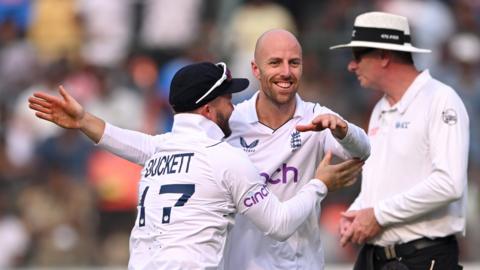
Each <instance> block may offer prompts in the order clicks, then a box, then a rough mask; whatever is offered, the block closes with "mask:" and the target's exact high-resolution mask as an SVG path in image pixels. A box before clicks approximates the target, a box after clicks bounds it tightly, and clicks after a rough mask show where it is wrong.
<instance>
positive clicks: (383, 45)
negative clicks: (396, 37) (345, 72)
mask: <svg viewBox="0 0 480 270" xmlns="http://www.w3.org/2000/svg"><path fill="white" fill-rule="evenodd" d="M354 47H364V48H375V49H384V50H391V51H401V52H414V53H430V52H432V51H431V50H428V49H421V48H416V47H413V46H412V45H410V44H408V43H406V44H403V45H398V44H386V43H379V42H370V41H352V42H350V43H348V44H340V45H336V46H332V47H330V50H335V49H340V48H354Z"/></svg>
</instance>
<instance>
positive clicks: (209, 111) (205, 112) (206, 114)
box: [198, 103, 214, 120]
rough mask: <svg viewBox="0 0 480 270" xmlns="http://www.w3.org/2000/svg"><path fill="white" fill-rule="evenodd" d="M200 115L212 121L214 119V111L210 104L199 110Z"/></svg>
mask: <svg viewBox="0 0 480 270" xmlns="http://www.w3.org/2000/svg"><path fill="white" fill-rule="evenodd" d="M198 113H199V114H201V115H203V116H204V117H205V118H207V119H210V120H212V119H213V115H214V113H213V110H212V106H210V103H207V104H205V105H203V106H202V107H200V108H198Z"/></svg>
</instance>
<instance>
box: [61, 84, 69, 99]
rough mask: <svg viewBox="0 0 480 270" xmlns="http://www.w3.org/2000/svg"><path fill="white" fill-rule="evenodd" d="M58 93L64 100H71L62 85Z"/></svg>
mask: <svg viewBox="0 0 480 270" xmlns="http://www.w3.org/2000/svg"><path fill="white" fill-rule="evenodd" d="M58 92H60V95H61V96H62V97H63V99H64V100H69V99H70V98H71V96H70V95H69V94H68V92H67V90H65V88H64V87H63V85H60V86H59V87H58Z"/></svg>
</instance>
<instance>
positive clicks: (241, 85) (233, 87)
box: [224, 78, 250, 94]
mask: <svg viewBox="0 0 480 270" xmlns="http://www.w3.org/2000/svg"><path fill="white" fill-rule="evenodd" d="M249 84H250V81H249V80H248V79H244V78H234V79H232V80H231V81H230V85H229V86H228V88H227V89H226V90H225V91H224V93H225V94H233V93H238V92H241V91H243V90H245V89H247V87H248V85H249Z"/></svg>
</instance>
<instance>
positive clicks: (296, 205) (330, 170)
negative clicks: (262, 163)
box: [230, 153, 363, 241]
mask: <svg viewBox="0 0 480 270" xmlns="http://www.w3.org/2000/svg"><path fill="white" fill-rule="evenodd" d="M331 157H332V156H331V154H330V153H328V154H327V155H326V156H325V158H324V159H323V160H322V162H321V163H320V164H319V166H318V168H317V172H316V175H315V179H312V180H311V181H310V182H309V183H307V184H306V185H305V186H303V187H302V189H301V190H300V191H299V192H298V193H297V194H296V195H295V196H294V197H293V198H291V199H289V200H287V201H284V202H280V201H279V200H278V198H277V197H276V196H275V194H273V193H272V192H271V191H270V190H269V189H268V187H267V186H265V185H264V184H263V183H262V182H261V180H259V179H258V172H256V170H255V169H254V167H253V165H251V166H250V167H249V166H248V164H246V165H242V164H241V163H242V162H237V163H236V169H237V170H241V171H242V173H240V174H238V172H236V171H233V173H232V174H237V175H239V176H237V177H236V178H235V176H233V175H232V179H235V180H234V181H232V183H230V187H231V193H232V194H233V197H234V200H235V202H236V205H237V208H238V209H239V212H240V213H241V214H243V215H245V216H247V217H248V218H249V219H250V220H251V221H252V222H253V223H254V224H255V225H256V226H257V227H258V228H259V229H260V230H262V231H263V232H265V234H267V235H269V236H270V237H272V238H274V239H276V240H279V241H284V240H286V239H287V238H288V237H290V236H291V235H292V234H293V233H294V232H295V231H296V230H297V229H298V227H299V226H300V225H301V224H302V223H303V222H304V221H305V220H306V219H307V217H308V216H309V214H310V213H311V212H312V211H313V210H314V209H315V208H316V207H319V202H320V201H321V200H322V199H323V198H324V197H325V196H326V195H327V192H328V191H334V190H337V189H339V188H342V187H345V186H349V185H351V184H353V183H354V182H355V180H356V179H357V176H358V174H359V173H360V171H361V168H362V165H363V162H362V161H359V160H349V161H347V162H348V164H345V163H342V164H337V165H331V164H330V161H331ZM239 177H240V178H244V179H238V178H239ZM248 178H250V179H248ZM252 179H255V180H254V181H253V180H252Z"/></svg>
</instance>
